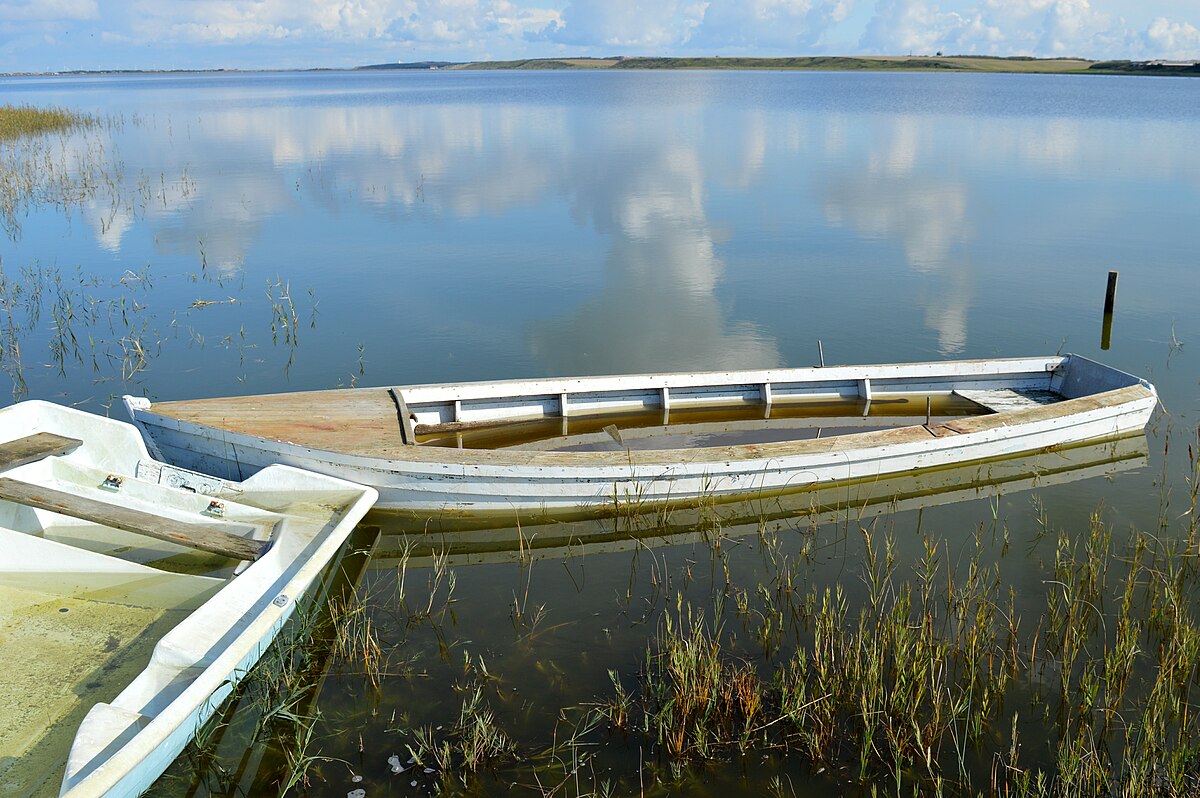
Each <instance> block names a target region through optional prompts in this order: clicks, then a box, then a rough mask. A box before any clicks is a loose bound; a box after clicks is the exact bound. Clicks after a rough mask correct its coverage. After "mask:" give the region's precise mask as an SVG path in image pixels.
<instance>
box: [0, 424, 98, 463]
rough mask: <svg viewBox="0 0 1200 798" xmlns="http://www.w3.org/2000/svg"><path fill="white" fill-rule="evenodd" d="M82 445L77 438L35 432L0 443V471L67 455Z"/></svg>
mask: <svg viewBox="0 0 1200 798" xmlns="http://www.w3.org/2000/svg"><path fill="white" fill-rule="evenodd" d="M82 445H83V441H81V440H79V439H78V438H67V437H65V436H62V435H55V434H54V433H53V432H35V433H34V434H33V435H26V436H25V437H24V438H17V439H16V440H14V441H7V442H6V443H0V471H7V470H8V469H10V468H16V467H17V466H23V465H26V464H27V463H34V462H37V461H38V460H43V459H45V458H47V457H55V456H59V455H64V454H68V453H70V452H73V451H75V450H76V449H78V448H79V447H80V446H82Z"/></svg>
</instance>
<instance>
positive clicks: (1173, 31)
mask: <svg viewBox="0 0 1200 798" xmlns="http://www.w3.org/2000/svg"><path fill="white" fill-rule="evenodd" d="M1145 41H1146V48H1147V50H1148V51H1149V52H1150V53H1151V54H1154V55H1157V56H1158V57H1160V58H1180V59H1189V60H1191V59H1200V30H1197V29H1196V26H1195V25H1192V24H1191V23H1190V22H1172V21H1170V20H1168V19H1166V18H1164V17H1159V18H1158V19H1156V20H1154V22H1152V23H1150V28H1149V30H1147V31H1146V36H1145Z"/></svg>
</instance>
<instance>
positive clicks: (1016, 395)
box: [954, 388, 1062, 413]
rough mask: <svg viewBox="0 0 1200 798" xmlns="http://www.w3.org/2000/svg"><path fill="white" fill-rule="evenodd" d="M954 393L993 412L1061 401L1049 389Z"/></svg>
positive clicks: (962, 391)
mask: <svg viewBox="0 0 1200 798" xmlns="http://www.w3.org/2000/svg"><path fill="white" fill-rule="evenodd" d="M954 393H955V394H956V395H958V396H961V397H962V398H964V399H969V400H970V401H972V402H974V403H975V404H977V405H982V406H983V407H986V408H987V409H988V410H991V411H992V412H994V413H1007V412H1009V411H1010V410H1025V409H1027V408H1030V407H1040V406H1042V405H1048V404H1053V403H1054V402H1060V401H1062V397H1061V396H1059V395H1058V394H1056V393H1053V392H1051V391H1029V390H1022V391H1014V390H1012V389H1009V388H1002V389H999V390H992V391H970V390H956V391H955V392H954Z"/></svg>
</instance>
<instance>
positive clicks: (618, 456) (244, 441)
mask: <svg viewBox="0 0 1200 798" xmlns="http://www.w3.org/2000/svg"><path fill="white" fill-rule="evenodd" d="M1064 359H1065V358H1064ZM1042 360H1043V361H1046V360H1047V359H1045V358H1043V359H1042ZM960 362H961V361H960ZM982 362H994V361H982ZM1006 362H1007V361H1006ZM1130 376H1132V375H1130ZM1133 379H1137V378H1133ZM354 390H370V389H354ZM1149 398H1154V399H1155V400H1157V394H1156V393H1155V392H1154V390H1153V388H1152V387H1150V386H1149V384H1148V383H1145V382H1144V381H1141V380H1139V381H1138V382H1137V383H1136V384H1134V385H1128V386H1125V387H1122V388H1116V389H1113V390H1109V391H1103V392H1099V393H1095V394H1088V395H1085V396H1080V397H1076V398H1074V399H1066V398H1064V399H1063V400H1062V401H1060V402H1055V403H1053V404H1049V405H1040V406H1037V407H1029V408H1022V409H1017V410H1011V411H1007V412H1003V413H990V414H984V415H979V416H968V417H963V418H961V419H955V420H953V421H948V422H943V423H940V424H934V425H930V426H929V427H926V426H925V425H914V426H907V427H898V428H895V429H889V430H873V431H868V432H860V433H852V434H849V435H840V436H836V437H830V438H816V439H807V440H796V441H774V442H769V443H755V444H736V445H731V446H716V447H696V448H690V449H648V450H626V451H622V452H546V451H514V450H506V449H458V448H453V447H445V446H397V447H396V450H397V452H398V453H399V452H402V456H397V457H380V456H371V455H364V454H355V453H352V452H346V451H339V450H336V449H323V448H319V447H314V446H311V445H308V444H304V443H301V442H296V441H287V440H280V439H278V438H270V437H265V436H260V435H253V434H250V433H244V432H234V431H230V430H226V429H223V428H221V427H217V426H214V425H211V424H203V423H200V422H196V421H189V420H184V419H177V418H174V417H172V416H169V415H164V414H162V413H156V412H154V410H153V409H152V408H153V405H152V404H151V405H149V406H147V407H136V408H135V407H132V406H130V408H129V409H130V412H131V415H132V416H133V418H134V423H135V424H136V425H138V426H139V427H140V426H142V424H144V423H145V420H146V417H153V418H154V419H155V423H157V424H158V425H160V426H164V427H166V428H173V429H175V430H176V431H180V432H188V433H192V434H200V433H198V432H197V431H203V430H214V431H216V432H218V433H219V436H218V437H217V439H219V440H222V441H224V442H225V443H229V444H233V445H235V446H247V447H258V448H262V444H263V443H266V444H267V448H269V449H277V448H278V447H280V446H291V447H296V448H299V449H302V450H304V451H305V452H308V453H310V454H314V455H315V456H318V457H320V456H321V454H324V455H330V456H331V457H330V456H325V457H322V458H321V459H322V460H323V461H324V462H332V463H335V464H338V465H344V466H350V467H357V468H363V469H367V470H372V471H389V470H395V469H394V468H393V466H396V465H405V464H408V465H410V466H411V465H417V464H426V465H433V466H437V465H442V466H464V467H467V466H473V467H487V466H494V467H500V468H521V469H536V470H539V471H540V470H546V469H557V468H561V469H567V470H576V469H582V468H588V467H592V468H620V467H624V468H629V467H632V466H683V465H693V466H695V465H698V466H704V465H714V464H727V465H730V466H732V465H733V464H734V463H745V462H747V461H762V460H774V459H778V458H785V457H797V456H804V455H815V454H826V453H834V452H839V453H847V452H851V451H859V450H867V449H875V448H881V447H889V446H896V445H903V444H914V443H920V442H923V441H935V440H949V441H953V440H955V439H961V438H962V437H963V436H967V435H971V434H973V433H982V432H987V431H989V430H994V429H997V428H1000V427H1014V426H1020V425H1027V424H1033V423H1038V422H1042V421H1048V420H1053V419H1057V418H1065V417H1069V416H1073V415H1077V414H1080V413H1085V412H1088V411H1092V410H1103V409H1107V408H1114V407H1119V406H1121V405H1126V404H1132V403H1135V402H1138V401H1140V400H1144V399H1149ZM200 401H204V400H200ZM127 403H128V404H130V405H132V402H130V401H129V399H127ZM139 416H142V418H139ZM209 437H212V436H209ZM318 453H320V454H318ZM626 476H627V475H626Z"/></svg>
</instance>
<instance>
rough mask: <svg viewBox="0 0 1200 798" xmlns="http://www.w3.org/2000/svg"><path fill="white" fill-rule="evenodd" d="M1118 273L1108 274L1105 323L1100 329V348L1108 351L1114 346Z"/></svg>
mask: <svg viewBox="0 0 1200 798" xmlns="http://www.w3.org/2000/svg"><path fill="white" fill-rule="evenodd" d="M1117 274H1118V273H1117V272H1115V271H1110V272H1109V273H1108V288H1107V289H1106V290H1105V292H1104V322H1103V324H1102V325H1101V327H1100V348H1101V349H1104V350H1107V349H1108V348H1109V346H1110V345H1111V344H1112V323H1113V307H1114V306H1115V305H1116V303H1117Z"/></svg>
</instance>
